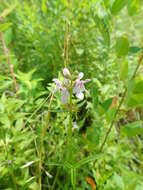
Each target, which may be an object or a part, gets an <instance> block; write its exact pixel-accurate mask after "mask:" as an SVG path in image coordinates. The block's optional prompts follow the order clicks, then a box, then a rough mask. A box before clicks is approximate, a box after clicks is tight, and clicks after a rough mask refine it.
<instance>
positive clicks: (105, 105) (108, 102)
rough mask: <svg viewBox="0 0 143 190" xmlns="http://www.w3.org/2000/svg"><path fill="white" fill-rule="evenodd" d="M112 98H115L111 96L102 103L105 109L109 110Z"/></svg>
mask: <svg viewBox="0 0 143 190" xmlns="http://www.w3.org/2000/svg"><path fill="white" fill-rule="evenodd" d="M112 100H113V98H109V99H107V100H105V101H104V102H103V103H102V104H101V105H102V107H103V108H104V110H105V111H107V110H108V109H109V107H110V106H111V104H112Z"/></svg>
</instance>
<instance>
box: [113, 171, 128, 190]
mask: <svg viewBox="0 0 143 190" xmlns="http://www.w3.org/2000/svg"><path fill="white" fill-rule="evenodd" d="M113 181H114V183H115V184H116V186H117V187H118V188H119V189H121V190H124V188H125V187H124V181H123V179H122V177H121V176H119V175H118V174H117V173H115V174H114V176H113Z"/></svg>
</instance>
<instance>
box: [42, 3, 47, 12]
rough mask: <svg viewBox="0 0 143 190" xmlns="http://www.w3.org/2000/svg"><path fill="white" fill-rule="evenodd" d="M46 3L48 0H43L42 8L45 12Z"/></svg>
mask: <svg viewBox="0 0 143 190" xmlns="http://www.w3.org/2000/svg"><path fill="white" fill-rule="evenodd" d="M46 3H47V1H46V0H42V5H41V9H42V11H43V13H46V12H47V5H46Z"/></svg>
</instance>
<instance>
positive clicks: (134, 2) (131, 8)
mask: <svg viewBox="0 0 143 190" xmlns="http://www.w3.org/2000/svg"><path fill="white" fill-rule="evenodd" d="M140 8H141V0H129V2H128V13H129V15H130V16H133V15H135V14H137V13H138V12H139V9H140Z"/></svg>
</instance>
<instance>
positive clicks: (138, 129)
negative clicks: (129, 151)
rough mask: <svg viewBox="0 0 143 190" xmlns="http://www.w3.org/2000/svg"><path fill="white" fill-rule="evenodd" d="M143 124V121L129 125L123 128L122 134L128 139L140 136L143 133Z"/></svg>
mask: <svg viewBox="0 0 143 190" xmlns="http://www.w3.org/2000/svg"><path fill="white" fill-rule="evenodd" d="M142 124H143V122H142V121H136V122H133V123H128V124H127V125H124V126H122V127H121V132H122V133H123V134H125V135H127V136H128V137H133V136H135V135H139V134H142V133H143V127H142Z"/></svg>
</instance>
